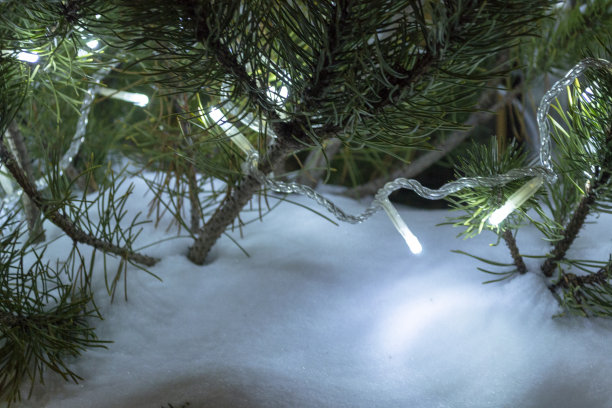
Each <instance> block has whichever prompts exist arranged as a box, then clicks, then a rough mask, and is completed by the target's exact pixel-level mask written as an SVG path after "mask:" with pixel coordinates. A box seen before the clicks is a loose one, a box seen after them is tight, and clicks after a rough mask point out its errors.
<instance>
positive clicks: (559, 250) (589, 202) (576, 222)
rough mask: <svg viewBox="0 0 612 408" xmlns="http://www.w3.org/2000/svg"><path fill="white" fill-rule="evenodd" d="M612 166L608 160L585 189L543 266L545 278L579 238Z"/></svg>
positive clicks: (610, 135) (609, 138)
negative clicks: (561, 235) (561, 236)
mask: <svg viewBox="0 0 612 408" xmlns="http://www.w3.org/2000/svg"><path fill="white" fill-rule="evenodd" d="M606 141H607V142H608V143H610V141H612V128H610V129H609V130H608V135H607V137H606ZM609 165H610V163H609V160H607V161H606V162H605V163H604V164H603V167H604V170H603V171H601V174H600V175H599V177H595V178H594V181H593V182H592V183H591V184H590V185H588V186H587V187H586V188H585V190H586V191H585V192H586V194H585V196H584V197H582V199H581V200H580V203H579V204H578V207H577V208H576V210H575V211H574V213H573V214H572V218H571V219H570V221H569V223H568V224H567V226H566V227H565V230H564V231H563V238H562V239H561V240H559V241H557V242H556V243H555V246H554V248H553V250H552V251H551V254H550V257H549V258H547V259H546V261H545V262H544V263H543V264H542V273H544V276H547V277H551V276H552V275H553V272H554V269H555V266H556V265H557V262H559V261H560V260H561V259H563V257H565V254H566V253H567V250H568V249H569V248H570V246H571V245H572V243H573V242H574V240H575V239H576V237H577V236H578V232H579V231H580V229H581V228H582V226H583V225H584V220H585V219H586V217H587V215H589V212H590V211H591V208H592V207H593V204H595V200H596V199H597V193H598V192H597V190H598V189H599V188H600V187H601V186H604V185H605V184H607V183H608V182H609V181H610V177H611V176H612V174H610V172H609V171H608V170H605V168H608V167H609Z"/></svg>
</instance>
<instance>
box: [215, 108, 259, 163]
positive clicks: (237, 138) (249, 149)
mask: <svg viewBox="0 0 612 408" xmlns="http://www.w3.org/2000/svg"><path fill="white" fill-rule="evenodd" d="M208 116H210V118H211V119H212V120H214V121H215V123H216V124H217V125H219V126H220V127H221V129H223V130H224V131H225V134H226V135H227V136H228V137H229V138H230V139H231V141H232V142H234V144H236V146H238V148H239V149H240V150H242V151H243V152H244V153H246V154H247V156H248V155H253V154H255V155H256V154H257V150H255V148H254V147H253V145H252V144H251V142H249V140H248V139H247V138H246V137H245V136H244V135H243V134H242V133H241V132H240V130H238V128H237V127H236V126H234V125H232V124H231V123H229V122H228V121H227V120H226V119H225V115H223V112H221V110H220V109H219V108H212V109H211V110H210V112H209V113H208Z"/></svg>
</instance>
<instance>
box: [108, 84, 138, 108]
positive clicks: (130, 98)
mask: <svg viewBox="0 0 612 408" xmlns="http://www.w3.org/2000/svg"><path fill="white" fill-rule="evenodd" d="M98 93H99V94H100V95H104V96H108V97H109V98H113V99H120V100H122V101H126V102H131V103H133V104H134V105H136V106H141V107H145V106H147V105H148V104H149V97H148V96H147V95H145V94H141V93H136V92H125V91H117V90H115V89H111V88H100V89H98Z"/></svg>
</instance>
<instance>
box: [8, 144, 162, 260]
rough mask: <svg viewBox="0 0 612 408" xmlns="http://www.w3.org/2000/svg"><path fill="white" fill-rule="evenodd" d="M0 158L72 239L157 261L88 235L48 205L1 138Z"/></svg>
mask: <svg viewBox="0 0 612 408" xmlns="http://www.w3.org/2000/svg"><path fill="white" fill-rule="evenodd" d="M0 160H1V161H2V163H3V164H4V165H5V166H6V168H7V169H8V171H9V172H10V173H11V175H12V176H13V177H14V178H15V180H16V181H17V184H19V185H20V186H21V188H22V189H23V192H24V193H25V194H27V196H28V197H29V198H30V200H32V202H33V203H34V204H35V205H36V206H37V207H38V208H39V209H40V211H42V213H43V214H44V215H45V217H46V218H48V219H49V220H50V221H51V222H52V223H54V224H55V225H57V226H58V227H59V228H60V229H61V230H62V231H64V232H65V233H66V235H68V236H69V237H70V238H72V240H73V241H75V242H80V243H83V244H87V245H90V246H93V247H94V248H97V249H99V250H101V251H103V252H109V253H112V254H115V255H118V256H120V257H121V258H123V259H126V260H128V261H132V262H136V263H139V264H142V265H146V266H153V265H155V264H156V263H157V261H158V259H157V258H153V257H150V256H147V255H142V254H139V253H136V252H133V251H132V250H130V249H128V248H123V247H119V246H117V245H114V244H112V243H110V242H107V241H104V240H101V239H99V238H96V237H94V236H92V235H89V234H88V233H86V232H85V231H83V230H82V229H80V228H79V227H78V226H77V225H76V224H75V223H74V222H72V221H71V220H70V219H69V218H68V217H66V216H65V215H63V214H61V213H60V212H59V210H58V209H57V208H56V207H55V206H51V205H49V204H48V203H47V202H46V200H45V199H44V198H43V197H42V195H41V194H40V192H39V191H38V190H37V189H36V187H35V186H34V184H33V183H32V182H31V181H30V180H29V179H28V177H27V176H26V174H25V173H24V171H23V170H22V169H21V167H19V164H18V163H17V160H16V159H15V157H13V155H12V154H11V152H9V150H8V149H7V148H6V146H5V145H4V143H3V142H2V140H0Z"/></svg>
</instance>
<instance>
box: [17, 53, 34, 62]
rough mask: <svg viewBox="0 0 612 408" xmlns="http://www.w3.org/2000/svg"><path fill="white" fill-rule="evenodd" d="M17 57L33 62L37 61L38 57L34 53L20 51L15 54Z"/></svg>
mask: <svg viewBox="0 0 612 408" xmlns="http://www.w3.org/2000/svg"><path fill="white" fill-rule="evenodd" d="M17 59H18V60H20V61H25V62H31V63H34V62H38V59H39V57H38V54H36V53H32V52H25V51H21V52H20V53H18V54H17Z"/></svg>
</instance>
